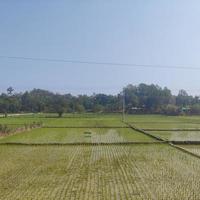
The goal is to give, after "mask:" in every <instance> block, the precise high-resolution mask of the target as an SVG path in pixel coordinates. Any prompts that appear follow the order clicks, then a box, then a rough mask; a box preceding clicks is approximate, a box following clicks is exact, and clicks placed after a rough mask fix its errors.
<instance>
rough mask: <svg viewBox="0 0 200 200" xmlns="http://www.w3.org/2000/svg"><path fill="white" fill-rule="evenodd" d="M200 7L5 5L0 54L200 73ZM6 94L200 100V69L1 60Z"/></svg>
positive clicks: (153, 2) (0, 88)
mask: <svg viewBox="0 0 200 200" xmlns="http://www.w3.org/2000/svg"><path fill="white" fill-rule="evenodd" d="M199 17H200V2H199V1H197V0H194V1H192V2H189V1H186V0H182V1H179V0H175V1H172V0H170V1H166V2H164V1H157V0H150V1H148V2H147V1H144V0H142V1H141V0H140V1H139V0H135V1H132V0H126V1H122V0H119V1H113V0H111V1H109V2H108V1H84V2H82V1H70V0H69V1H64V0H60V1H59V2H56V1H53V0H49V1H42V2H41V1H25V0H22V1H20V2H19V1H18V2H17V1H16V2H15V1H14V2H13V1H2V2H0V20H1V31H0V43H1V48H0V56H17V57H33V58H51V59H68V60H80V61H94V62H114V63H130V64H144V65H145V64H147V65H170V66H171V65H172V66H187V67H193V66H195V67H199V68H200V56H199V53H200V40H199V35H200V21H199ZM0 69H1V85H0V92H5V91H6V88H7V87H9V86H12V87H13V88H14V89H15V90H16V91H25V90H31V89H33V88H41V89H47V90H50V91H54V92H60V93H72V94H92V93H93V92H95V93H106V94H116V93H118V92H119V91H120V90H121V89H122V88H123V87H124V86H126V85H127V84H133V85H137V84H139V83H147V84H151V83H153V84H158V85H160V86H162V87H164V86H166V87H168V88H169V89H170V90H172V93H173V94H177V92H178V90H179V89H185V90H186V91H187V92H188V93H189V94H192V95H200V86H199V83H198V82H199V75H200V70H190V69H169V68H145V67H139V66H138V67H131V66H110V65H87V64H78V63H76V64H75V63H73V64H72V63H62V62H47V61H31V60H20V59H8V58H3V57H2V58H0Z"/></svg>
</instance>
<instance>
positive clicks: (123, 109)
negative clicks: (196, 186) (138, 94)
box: [122, 90, 126, 122]
mask: <svg viewBox="0 0 200 200" xmlns="http://www.w3.org/2000/svg"><path fill="white" fill-rule="evenodd" d="M122 98H123V103H122V104H123V105H122V106H123V108H122V121H123V122H125V109H126V102H125V91H124V90H123V92H122Z"/></svg>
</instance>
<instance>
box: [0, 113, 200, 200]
mask: <svg viewBox="0 0 200 200" xmlns="http://www.w3.org/2000/svg"><path fill="white" fill-rule="evenodd" d="M126 120H127V122H128V123H130V124H132V125H134V126H136V127H139V128H146V129H152V128H156V129H162V128H165V129H168V128H169V130H168V131H156V130H154V131H149V130H148V131H147V132H148V133H151V134H152V135H155V136H159V137H162V138H163V139H164V140H177V141H184V140H187V141H188V140H195V141H198V140H199V141H200V137H199V136H200V132H198V131H173V130H171V129H172V128H174V127H176V128H177V127H181V128H184V129H188V128H191V127H192V125H194V124H195V125H196V124H197V125H198V122H199V121H200V117H193V116H192V117H185V116H182V117H166V116H157V115H146V116H144V115H138V116H135V115H133V116H130V115H128V116H127V117H126ZM34 121H35V122H42V123H43V128H36V129H33V130H30V131H24V132H21V133H16V134H12V135H9V136H6V137H5V136H4V137H0V161H1V164H0V199H2V200H11V199H12V200H29V199H30V200H38V199H41V200H45V199H52V200H53V199H70V200H72V199H74V200H76V199H78V200H79V199H80V200H82V199H83V200H84V199H85V200H90V199H91V200H101V199H105V200H118V199H119V200H121V199H122V200H124V199H131V200H132V199H133V200H146V199H147V200H148V199H150V200H151V199H156V200H157V199H158V200H163V199H164V200H165V199H166V200H168V199H169V200H170V199H171V200H174V199H177V200H179V199H181V200H182V199H183V200H184V199H194V200H196V199H200V193H199V190H200V182H199V178H200V160H199V159H198V158H197V157H194V156H192V155H190V154H188V153H187V152H182V151H181V150H179V149H176V148H174V147H172V146H170V145H169V144H161V143H158V141H157V140H156V139H152V138H151V137H149V136H147V135H145V134H143V133H141V132H139V131H136V130H133V129H132V128H129V125H128V124H127V123H123V122H122V121H121V116H120V115H92V114H87V115H64V117H63V118H56V117H55V115H48V116H45V115H44V114H40V115H28V116H13V117H8V118H0V124H7V125H10V126H20V124H28V123H33V122H34ZM154 125H155V126H154ZM164 125H167V126H165V127H164ZM182 125H184V127H182ZM190 125H191V127H190ZM192 128H193V127H192ZM127 142H140V143H142V142H143V143H144V144H127ZM154 142H157V143H156V144H155V143H154ZM5 143H9V144H5ZM10 143H15V144H10ZM16 143H21V144H20V145H16ZM23 143H24V145H23ZM55 143H56V144H55ZM80 143H84V144H87V145H82V144H80ZM94 143H95V145H94ZM98 143H100V145H96V144H98ZM102 143H105V144H104V145H102ZM110 143H112V144H110ZM117 143H119V144H117ZM123 143H124V144H123ZM145 143H146V144H145ZM25 144H26V145H25ZM32 144H35V145H32ZM37 144H40V145H37ZM59 144H65V145H59ZM68 144H69V145H68ZM72 144H73V145H72ZM74 144H76V145H74ZM181 147H183V148H184V149H186V150H187V151H189V152H192V153H195V154H196V155H200V153H199V152H200V146H199V145H182V146H181Z"/></svg>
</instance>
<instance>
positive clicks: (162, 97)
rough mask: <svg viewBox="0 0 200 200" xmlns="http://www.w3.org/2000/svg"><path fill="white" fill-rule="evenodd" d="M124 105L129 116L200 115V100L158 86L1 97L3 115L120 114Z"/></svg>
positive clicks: (9, 91)
mask: <svg viewBox="0 0 200 200" xmlns="http://www.w3.org/2000/svg"><path fill="white" fill-rule="evenodd" d="M123 101H125V111H126V113H129V114H131V113H151V114H155V113H158V114H167V115H180V114H200V98H199V96H192V95H188V93H187V92H186V91H185V90H180V91H179V93H178V95H172V93H171V91H170V90H169V89H168V88H166V87H164V88H162V87H160V86H158V85H154V84H151V85H147V84H144V83H141V84H139V85H131V84H130V85H127V86H126V87H124V88H123V90H122V91H121V92H120V93H119V94H117V95H106V94H93V95H78V96H74V95H71V94H58V93H53V92H50V91H47V90H41V89H33V90H32V91H26V92H23V93H16V92H15V91H14V89H13V88H12V87H9V88H8V89H7V91H6V92H5V93H2V94H1V95H0V113H4V114H5V116H7V114H8V113H21V112H32V113H38V112H44V113H58V116H59V117H61V116H62V115H63V113H65V112H66V113H84V112H95V113H100V112H104V113H119V112H122V109H123V108H122V105H123V103H122V102H123Z"/></svg>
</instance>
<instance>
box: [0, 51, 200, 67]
mask: <svg viewBox="0 0 200 200" xmlns="http://www.w3.org/2000/svg"><path fill="white" fill-rule="evenodd" d="M0 58H1V59H3V58H5V59H13V60H27V61H42V62H57V63H59V62H60V63H71V64H87V65H107V66H121V67H122V66H124V67H143V68H161V69H179V70H180V69H184V70H200V67H194V66H181V65H154V64H134V63H118V62H97V61H83V60H68V59H52V58H37V57H20V56H3V55H0Z"/></svg>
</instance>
